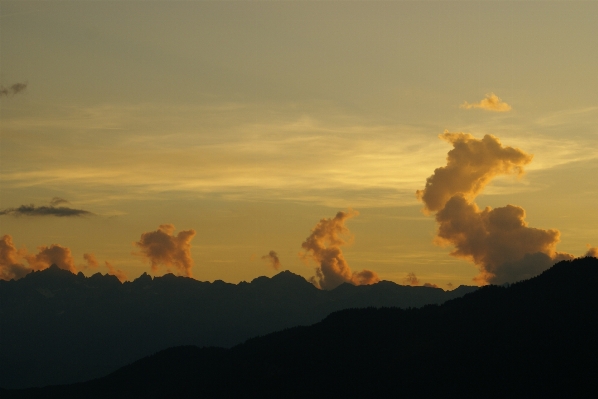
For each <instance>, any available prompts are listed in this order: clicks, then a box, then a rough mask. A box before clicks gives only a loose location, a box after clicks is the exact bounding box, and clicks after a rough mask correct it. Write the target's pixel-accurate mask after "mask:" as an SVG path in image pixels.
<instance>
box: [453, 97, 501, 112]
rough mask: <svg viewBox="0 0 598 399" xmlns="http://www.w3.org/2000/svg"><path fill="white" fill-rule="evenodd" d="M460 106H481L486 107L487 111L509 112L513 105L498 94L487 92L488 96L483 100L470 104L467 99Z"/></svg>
mask: <svg viewBox="0 0 598 399" xmlns="http://www.w3.org/2000/svg"><path fill="white" fill-rule="evenodd" d="M459 108H463V109H473V108H480V109H485V110H486V111H494V112H507V111H510V110H511V106H510V105H509V104H507V103H506V102H504V101H502V100H501V99H500V98H498V96H497V95H496V94H494V93H489V94H486V98H484V99H483V100H481V101H480V102H479V103H475V104H469V103H468V102H467V101H465V102H464V103H463V104H461V105H460V106H459Z"/></svg>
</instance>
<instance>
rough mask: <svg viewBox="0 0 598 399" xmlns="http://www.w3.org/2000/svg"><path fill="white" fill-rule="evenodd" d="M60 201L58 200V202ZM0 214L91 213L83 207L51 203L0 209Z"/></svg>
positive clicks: (69, 214) (84, 214)
mask: <svg viewBox="0 0 598 399" xmlns="http://www.w3.org/2000/svg"><path fill="white" fill-rule="evenodd" d="M56 199H57V197H55V198H54V199H53V200H52V201H53V202H54V201H55V200H56ZM59 200H60V201H65V200H63V199H61V198H60V199H59ZM59 203H60V202H59ZM2 215H10V216H58V217H69V216H91V215H93V213H91V212H89V211H86V210H83V209H74V208H68V207H65V206H59V207H55V206H53V205H50V206H38V207H36V206H35V205H33V204H31V205H21V206H20V207H18V208H7V209H4V210H2V211H0V216H2Z"/></svg>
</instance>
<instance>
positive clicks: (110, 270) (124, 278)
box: [104, 261, 129, 283]
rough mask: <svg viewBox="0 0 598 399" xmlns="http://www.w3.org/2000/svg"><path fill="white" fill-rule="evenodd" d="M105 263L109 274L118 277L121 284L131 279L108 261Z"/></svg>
mask: <svg viewBox="0 0 598 399" xmlns="http://www.w3.org/2000/svg"><path fill="white" fill-rule="evenodd" d="M104 263H105V264H106V267H107V268H108V274H110V275H111V276H116V277H117V278H118V279H119V280H120V282H121V283H122V282H124V281H127V280H128V279H129V277H127V274H126V273H125V272H123V271H122V270H120V269H117V268H115V267H114V266H113V265H112V264H110V263H109V262H108V261H105V262H104Z"/></svg>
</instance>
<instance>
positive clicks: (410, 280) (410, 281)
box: [403, 272, 419, 285]
mask: <svg viewBox="0 0 598 399" xmlns="http://www.w3.org/2000/svg"><path fill="white" fill-rule="evenodd" d="M403 282H404V283H405V285H419V279H418V278H417V276H416V275H415V273H413V272H411V273H408V274H407V277H405V278H404V279H403Z"/></svg>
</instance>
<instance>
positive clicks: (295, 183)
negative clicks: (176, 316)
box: [0, 0, 598, 289]
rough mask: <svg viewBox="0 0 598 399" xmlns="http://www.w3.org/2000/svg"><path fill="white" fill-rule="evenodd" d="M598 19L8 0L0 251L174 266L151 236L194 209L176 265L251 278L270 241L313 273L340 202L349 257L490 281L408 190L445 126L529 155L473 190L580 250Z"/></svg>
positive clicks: (587, 228)
mask: <svg viewBox="0 0 598 399" xmlns="http://www.w3.org/2000/svg"><path fill="white" fill-rule="evenodd" d="M596 21H598V2H595V1H579V2H578V1H554V2H553V1H546V2H544V1H507V2H505V1H351V2H345V1H326V2H319V1H307V2H304V1H284V2H282V1H281V2H278V1H226V2H219V1H210V2H204V1H93V2H91V1H85V2H80V1H43V2H36V1H5V0H1V1H0V46H1V47H0V84H1V85H2V90H3V91H2V93H1V98H0V106H1V110H0V123H1V124H0V129H1V136H0V180H1V183H0V184H1V185H0V210H1V211H2V212H3V214H2V216H0V236H6V235H8V236H10V238H11V240H12V243H13V244H14V248H12V247H11V248H12V249H10V250H11V251H12V252H11V253H12V254H13V255H10V256H12V257H11V258H10V259H9V258H7V256H8V255H3V256H4V258H2V259H4V260H2V259H0V263H1V262H4V263H5V265H8V264H9V263H10V264H22V265H23V266H24V267H31V268H34V269H35V268H41V267H42V266H39V265H41V264H42V263H43V262H44V259H46V260H47V259H48V258H47V257H46V258H43V257H39V256H38V257H37V258H35V256H36V254H38V253H41V252H43V250H44V248H45V247H47V248H50V247H51V245H52V244H56V245H59V246H60V247H61V248H68V249H70V256H72V262H71V265H72V266H73V267H74V268H75V269H77V270H80V271H82V272H83V273H84V274H86V275H91V274H93V273H96V272H98V271H99V272H101V273H106V272H108V271H109V268H108V266H107V265H105V262H109V265H110V267H112V268H115V269H119V270H121V271H122V272H123V273H125V274H126V275H127V277H128V278H129V279H134V278H136V277H138V276H139V275H141V274H142V273H143V272H148V273H150V274H152V275H162V274H164V273H166V272H167V270H168V267H167V265H168V262H169V261H168V260H167V258H165V257H164V258H160V256H161V255H159V254H158V255H156V254H154V257H153V258H152V255H151V254H149V252H148V249H147V248H149V247H148V246H144V245H145V244H144V243H145V242H146V241H144V240H145V239H147V240H149V239H150V238H149V236H146V237H145V238H144V237H142V234H144V233H149V232H156V231H161V230H158V228H159V226H161V225H168V224H171V225H173V226H174V230H173V229H172V228H171V227H167V228H165V230H164V229H163V230H164V231H166V230H167V232H164V231H162V232H163V236H168V235H172V236H177V234H179V232H181V231H189V230H193V231H195V235H194V236H192V233H189V235H188V237H187V238H184V237H181V240H182V241H176V240H174V239H173V240H172V242H171V243H174V244H173V245H175V246H176V245H178V244H181V245H183V246H184V245H187V246H188V245H190V247H189V246H188V247H187V250H188V252H187V253H186V255H188V256H187V257H186V258H185V262H187V264H186V266H187V269H184V268H182V267H174V266H173V267H170V270H171V271H172V272H174V273H176V274H181V275H185V272H184V270H190V272H189V273H188V274H192V276H193V277H194V278H196V279H198V280H202V281H205V280H207V281H213V280H217V279H221V280H224V281H227V282H233V283H237V282H239V281H243V280H246V281H251V280H252V279H254V278H256V277H258V276H260V275H267V276H272V275H274V274H275V273H278V272H277V271H276V270H275V269H274V268H273V267H272V264H271V262H270V261H271V260H272V259H271V258H268V257H265V258H263V257H264V256H266V255H267V254H268V253H269V252H270V251H275V252H276V254H277V256H278V258H279V261H280V270H285V269H288V270H290V271H292V272H293V273H296V274H300V275H302V276H305V277H306V278H310V277H311V276H315V269H314V268H316V267H317V266H318V262H319V261H318V256H319V255H318V252H317V251H316V250H314V249H313V247H311V246H309V245H311V244H309V245H308V244H306V245H304V246H302V244H303V243H304V242H308V241H309V240H308V238H309V237H315V235H314V234H315V233H313V232H312V229H314V228H315V227H316V225H317V224H318V222H320V220H321V219H323V218H326V219H330V220H331V221H332V218H335V215H337V212H339V211H343V212H348V215H352V217H350V218H347V219H344V218H342V220H341V218H339V219H335V220H337V221H339V223H344V226H345V227H346V228H347V229H348V230H349V234H348V235H347V236H346V237H345V241H346V242H347V243H346V245H341V244H338V245H337V247H338V249H339V251H341V252H342V256H343V257H344V259H345V260H346V263H347V264H348V267H349V268H350V269H351V270H352V271H354V272H360V271H362V270H364V269H365V270H369V271H372V272H374V273H376V274H377V276H378V277H379V279H381V280H391V281H395V282H397V283H400V284H403V283H404V282H405V280H404V279H405V278H406V277H407V275H408V274H409V273H414V274H415V275H416V276H417V278H418V279H419V281H420V283H422V284H423V283H425V282H428V283H433V284H437V285H438V286H440V287H441V288H444V289H447V288H449V287H450V286H449V285H448V284H449V283H450V284H452V286H454V287H456V286H458V285H460V284H467V285H473V284H477V283H480V282H479V280H476V281H474V280H473V279H474V278H475V277H476V276H478V275H479V273H480V270H481V269H480V263H479V262H477V263H474V260H475V259H473V258H472V256H473V255H471V256H469V255H467V254H466V255H463V254H462V256H461V257H455V256H451V255H450V254H449V253H450V252H451V251H453V250H454V249H455V245H457V244H455V243H456V242H457V241H454V240H456V239H455V238H451V239H450V240H453V241H450V240H449V241H448V242H447V241H446V240H445V245H444V246H441V245H437V244H438V239H437V240H436V242H437V243H436V244H435V237H436V235H437V231H438V226H439V225H438V223H437V222H436V221H435V214H434V212H436V211H435V210H433V209H432V207H430V206H428V205H426V206H427V207H428V212H427V213H424V212H423V211H422V210H423V209H424V206H425V204H424V203H423V202H422V201H421V200H419V199H418V198H417V196H416V191H417V190H424V189H425V187H426V179H427V178H429V177H430V176H432V175H433V174H434V171H435V169H436V168H440V167H444V166H446V165H447V153H448V152H449V151H450V150H451V149H452V148H453V144H452V143H453V142H451V141H450V140H452V139H450V138H447V137H448V136H445V139H444V140H441V139H439V135H443V134H444V132H445V131H446V132H453V133H457V132H463V133H468V134H470V135H471V136H472V137H473V138H474V139H475V141H472V140H473V139H471V140H470V139H467V140H470V141H469V142H471V143H478V142H480V143H481V140H482V139H483V137H484V136H485V135H493V136H495V138H496V139H497V140H500V143H501V145H502V146H503V147H504V148H506V147H513V149H518V150H520V151H521V152H523V153H525V154H527V155H533V158H530V159H531V161H530V162H527V161H525V160H523V159H524V158H525V157H524V158H521V160H519V161H517V162H520V163H519V164H517V165H520V166H521V167H522V169H523V170H524V172H525V173H524V174H522V175H518V173H508V174H504V173H499V172H491V173H494V174H492V179H490V180H489V181H488V182H487V184H486V183H485V184H486V185H485V186H484V187H483V189H482V190H481V191H479V192H476V193H475V204H477V206H478V207H479V209H480V212H482V210H483V209H484V208H485V207H487V206H490V207H492V208H497V207H505V206H506V205H509V204H510V205H515V206H517V207H521V208H523V209H524V210H525V220H526V222H527V223H528V226H529V227H534V228H537V229H545V230H548V229H556V230H558V231H560V242H559V243H558V244H556V247H555V248H556V250H557V251H558V252H560V253H568V254H573V255H575V256H582V255H584V254H585V253H586V252H587V251H588V246H587V245H588V244H589V245H590V246H594V247H595V246H598V211H597V208H596V205H597V198H598V150H597V148H598V94H597V93H598V74H597V73H598V24H597V23H596ZM19 83H20V84H24V85H26V86H15V85H16V84H19ZM450 137H453V136H450ZM454 137H457V136H454ZM459 137H465V136H459ZM467 137H469V136H467ZM455 140H456V139H455ZM464 140H465V139H464ZM488 143H490V142H488ZM492 143H494V142H492ZM492 143H490V144H492ZM484 159H487V158H486V156H484ZM525 159H527V158H525ZM461 161H462V160H461ZM461 161H459V162H461ZM463 162H464V161H463ZM459 173H461V172H459ZM489 173H490V172H489ZM488 176H490V175H488ZM458 177H459V179H461V178H462V176H461V175H459V176H458ZM459 179H458V180H459ZM459 181H462V180H459ZM472 190H473V189H472ZM459 192H460V193H461V192H463V193H465V194H467V193H470V194H471V193H473V191H467V190H465V191H459ZM465 194H464V195H465ZM467 195H469V194H467ZM467 195H466V196H467ZM447 198H448V197H447ZM467 198H468V200H471V201H473V200H474V196H473V194H472V195H471V196H470V197H467ZM53 199H54V202H53V203H52V201H53ZM63 200H64V201H63ZM66 201H68V202H66ZM30 204H33V205H34V208H30V209H33V211H31V212H30V213H29V214H26V212H24V211H23V209H24V208H19V207H21V206H22V205H30ZM426 204H427V203H426ZM443 204H444V203H443ZM40 207H46V208H43V209H46V210H48V209H49V211H48V212H47V213H50V214H49V215H41V213H43V212H36V210H37V211H39V209H40ZM60 207H62V208H69V209H78V210H84V211H87V212H89V213H91V214H84V215H80V216H76V215H74V216H55V215H54V214H53V212H54V210H56V209H58V208H60ZM19 209H20V210H19ZM505 209H506V208H505ZM509 209H515V208H509ZM354 211H356V212H354ZM430 211H431V212H430ZM353 213H355V215H353ZM356 213H358V214H356ZM331 223H332V222H331ZM322 226H323V225H322ZM330 226H331V225H330ZM339 231H340V230H339ZM534 231H535V230H534ZM345 232H346V231H345ZM534 234H535V233H534ZM162 238H164V237H162ZM523 240H525V239H523ZM183 241H184V242H183ZM3 242H4V244H5V247H6V245H8V244H7V242H8V241H7V240H6V239H5V240H4V241H3ZM148 242H149V241H148ZM314 242H315V241H314ZM493 242H494V241H493ZM135 243H138V244H135ZM177 243H178V244H177ZM553 244H554V243H553ZM147 245H149V244H147ZM331 245H332V244H331ZM463 245H464V244H463ZM472 245H475V244H472ZM501 245H502V244H501ZM505 245H506V246H504V247H500V248H499V249H496V250H497V251H503V252H505V251H506V252H509V251H510V249H509V248H510V247H509V246H508V245H507V244H505ZM513 245H519V243H513ZM550 245H552V244H550ZM5 247H2V248H5ZM40 247H42V248H40ZM181 248H182V247H181ZM181 248H178V249H181ZM552 248H553V249H554V247H552ZM162 249H163V250H164V251H166V252H168V251H169V249H168V248H165V249H164V248H154V250H156V251H160V250H162ZM171 249H172V248H171ZM175 249H176V248H175ZM181 250H182V251H183V252H184V248H182V249H181ZM493 250H494V249H493ZM7 251H8V249H7ZM306 251H307V252H306ZM309 251H312V252H309ZM472 251H473V252H472V253H474V252H475V250H472ZM522 251H524V250H522ZM525 251H527V250H525ZM525 251H524V252H521V256H523V254H524V253H526V254H527V253H528V252H525ZM546 251H548V250H546ZM48 253H49V252H48ZM300 253H303V254H304V255H303V256H300V255H299V254H300ZM547 253H548V252H547ZM84 254H88V256H87V259H84ZM90 254H93V258H94V259H95V260H96V264H93V262H91V263H90V261H89V258H90V256H89V255H90ZM306 254H307V255H309V256H306ZM530 254H531V252H530ZM63 255H64V252H63ZM186 255H185V254H179V255H173V256H175V258H176V259H175V260H174V261H173V260H172V259H171V263H172V262H175V263H176V262H179V266H180V262H182V261H181V260H180V259H181V257H183V258H184V257H185V256H186ZM48 256H49V255H48ZM177 256H179V257H178V258H177ZM322 256H324V255H322ZM326 256H327V255H326ZM518 256H519V255H518ZM550 256H551V259H557V258H558V257H557V256H556V255H554V253H552V254H551V255H550ZM42 258H43V259H42ZM7 259H8V260H7ZM152 259H154V260H156V259H157V261H156V262H157V263H156V265H155V266H156V267H155V268H154V269H152V268H151V260H152ZM160 259H162V261H163V262H161V261H160ZM177 259H178V260H177ZM310 259H311V260H310ZM472 259H473V260H472ZM515 260H518V259H514V261H515ZM36 262H37V263H36ZM40 262H41V263H40ZM191 262H192V263H191ZM173 264H174V263H173ZM35 265H38V266H35ZM0 266H2V265H0ZM171 266H172V265H171ZM345 280H346V279H345ZM347 281H348V280H347Z"/></svg>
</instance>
